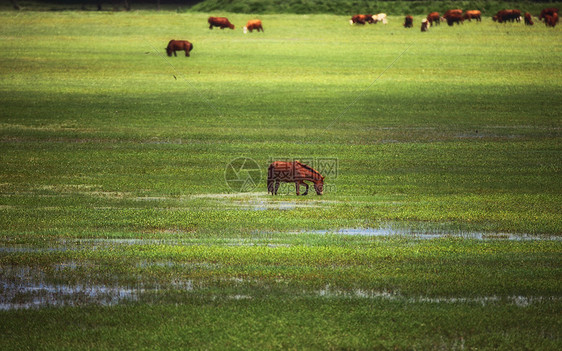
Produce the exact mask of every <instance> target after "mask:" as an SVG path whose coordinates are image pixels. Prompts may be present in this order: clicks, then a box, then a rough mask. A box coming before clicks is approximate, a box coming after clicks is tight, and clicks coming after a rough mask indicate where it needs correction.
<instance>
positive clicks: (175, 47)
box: [166, 7, 558, 57]
mask: <svg viewBox="0 0 562 351" xmlns="http://www.w3.org/2000/svg"><path fill="white" fill-rule="evenodd" d="M522 18H523V19H524V21H525V24H526V25H529V26H532V25H533V24H534V22H533V17H532V16H531V14H530V13H529V12H525V14H524V15H523V16H521V11H520V10H500V11H498V12H497V13H496V15H495V16H493V17H492V20H493V21H494V22H498V23H505V22H521V19H522ZM473 19H474V20H476V21H482V13H481V12H480V11H479V10H467V11H464V12H463V10H460V9H455V10H448V11H446V12H445V13H444V14H443V16H441V15H440V14H439V12H431V13H430V14H428V15H427V17H426V18H424V19H423V20H422V23H421V31H422V32H426V31H427V30H428V29H429V27H430V26H433V25H434V24H435V25H438V24H440V23H441V22H447V24H448V25H449V26H452V25H454V24H455V23H456V24H460V23H463V22H464V20H468V21H471V20H473ZM539 21H544V23H545V25H546V26H547V27H555V26H556V24H557V23H558V9H557V8H555V7H550V8H546V9H544V10H542V11H541V14H540V15H539ZM207 22H208V23H209V29H213V27H218V28H220V29H225V28H230V29H234V25H233V24H232V23H230V21H229V20H228V18H226V17H209V19H208V20H207ZM378 22H382V23H383V24H387V23H388V21H387V19H386V14H384V13H379V14H376V15H354V16H352V17H351V19H350V20H349V23H350V24H366V23H369V24H371V23H375V24H376V23H378ZM413 26H414V18H413V17H412V16H406V18H405V19H404V27H405V28H411V27H413ZM254 30H257V31H258V32H260V31H261V32H263V26H262V23H261V21H260V20H257V19H255V20H250V21H248V23H246V26H245V27H244V33H247V32H248V31H250V32H252V31H254ZM191 50H193V44H192V43H190V42H189V41H187V40H174V39H172V40H170V42H169V43H168V46H167V47H166V53H167V54H168V56H172V54H173V55H174V56H177V54H176V51H185V56H188V57H189V53H190V51H191Z"/></svg>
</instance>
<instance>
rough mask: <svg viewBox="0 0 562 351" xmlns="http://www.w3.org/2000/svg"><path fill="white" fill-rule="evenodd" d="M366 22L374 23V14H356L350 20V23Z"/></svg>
mask: <svg viewBox="0 0 562 351" xmlns="http://www.w3.org/2000/svg"><path fill="white" fill-rule="evenodd" d="M365 22H369V23H373V16H372V15H354V16H352V17H351V19H350V20H349V24H365Z"/></svg>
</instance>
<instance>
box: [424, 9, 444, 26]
mask: <svg viewBox="0 0 562 351" xmlns="http://www.w3.org/2000/svg"><path fill="white" fill-rule="evenodd" d="M427 20H428V22H429V25H430V26H433V23H434V22H435V24H441V16H439V12H432V13H430V14H429V15H427Z"/></svg>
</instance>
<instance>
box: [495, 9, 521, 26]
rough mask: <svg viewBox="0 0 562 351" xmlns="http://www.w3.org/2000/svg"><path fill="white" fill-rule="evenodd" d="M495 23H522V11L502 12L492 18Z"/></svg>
mask: <svg viewBox="0 0 562 351" xmlns="http://www.w3.org/2000/svg"><path fill="white" fill-rule="evenodd" d="M492 20H493V21H494V22H496V21H497V22H498V23H505V22H507V21H510V22H513V21H517V22H521V11H520V10H500V11H498V12H497V13H496V15H495V16H494V17H492Z"/></svg>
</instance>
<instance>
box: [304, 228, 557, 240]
mask: <svg viewBox="0 0 562 351" xmlns="http://www.w3.org/2000/svg"><path fill="white" fill-rule="evenodd" d="M298 233H303V234H304V233H306V234H338V235H359V236H372V237H399V238H405V239H421V240H431V239H440V238H463V239H473V240H517V241H519V240H521V241H523V240H538V241H543V240H544V241H549V240H562V237H557V236H539V235H531V234H511V233H482V232H455V231H450V232H442V233H431V232H429V233H423V232H421V233H420V232H416V231H412V230H409V229H398V228H393V227H390V226H389V227H379V228H341V229H335V230H312V231H301V232H298Z"/></svg>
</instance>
